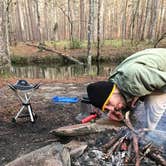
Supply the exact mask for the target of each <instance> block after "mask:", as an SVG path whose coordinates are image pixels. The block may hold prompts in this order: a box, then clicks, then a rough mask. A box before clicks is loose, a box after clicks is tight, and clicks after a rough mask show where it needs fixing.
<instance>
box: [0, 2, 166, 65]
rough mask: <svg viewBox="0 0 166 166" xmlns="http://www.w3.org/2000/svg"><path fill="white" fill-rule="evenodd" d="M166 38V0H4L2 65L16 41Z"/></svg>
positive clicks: (0, 28)
mask: <svg viewBox="0 0 166 166" xmlns="http://www.w3.org/2000/svg"><path fill="white" fill-rule="evenodd" d="M165 36H166V0H63V1H62V0H0V50H1V54H0V57H1V61H0V64H1V68H3V67H4V66H6V65H9V64H10V63H11V60H10V55H9V47H10V46H12V45H16V44H17V43H18V42H27V41H30V42H39V43H44V42H45V41H54V42H56V41H70V42H71V43H72V44H73V43H78V44H79V42H86V43H87V57H88V58H87V63H88V64H91V52H90V50H91V45H92V43H96V45H97V50H98V51H97V52H98V53H97V54H98V55H97V56H99V49H100V46H101V43H104V42H105V41H107V40H120V41H121V42H122V45H123V43H124V42H125V41H126V40H128V41H131V43H132V44H133V43H137V42H139V41H149V42H152V43H154V45H155V43H157V42H158V41H159V40H161V39H163V38H164V37H165Z"/></svg>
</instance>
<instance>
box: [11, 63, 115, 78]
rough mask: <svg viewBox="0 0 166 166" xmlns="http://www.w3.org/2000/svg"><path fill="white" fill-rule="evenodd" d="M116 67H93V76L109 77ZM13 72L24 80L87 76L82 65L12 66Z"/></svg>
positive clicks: (85, 69)
mask: <svg viewBox="0 0 166 166" xmlns="http://www.w3.org/2000/svg"><path fill="white" fill-rule="evenodd" d="M113 68H114V65H109V64H108V65H105V64H104V65H103V64H101V65H100V66H96V65H93V66H92V72H91V74H92V75H93V76H96V75H99V76H108V75H109V73H110V71H111V70H112V69H113ZM12 72H13V73H14V75H15V76H19V77H22V78H44V79H64V78H65V79H66V78H68V79H69V78H71V77H76V76H85V75H87V68H86V67H84V66H81V65H68V66H58V65H56V64H55V65H52V66H46V65H43V66H42V65H33V66H12Z"/></svg>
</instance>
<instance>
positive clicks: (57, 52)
mask: <svg viewBox="0 0 166 166" xmlns="http://www.w3.org/2000/svg"><path fill="white" fill-rule="evenodd" d="M26 45H28V46H33V47H37V48H39V47H40V49H42V50H46V51H50V52H53V53H56V54H57V55H59V56H62V57H63V58H66V59H68V60H70V61H72V62H74V63H77V64H79V65H84V63H83V62H80V61H79V60H77V59H75V58H73V57H71V56H69V55H67V54H65V53H62V52H60V51H57V50H55V49H52V48H48V47H46V46H44V45H40V46H39V45H35V44H28V43H26Z"/></svg>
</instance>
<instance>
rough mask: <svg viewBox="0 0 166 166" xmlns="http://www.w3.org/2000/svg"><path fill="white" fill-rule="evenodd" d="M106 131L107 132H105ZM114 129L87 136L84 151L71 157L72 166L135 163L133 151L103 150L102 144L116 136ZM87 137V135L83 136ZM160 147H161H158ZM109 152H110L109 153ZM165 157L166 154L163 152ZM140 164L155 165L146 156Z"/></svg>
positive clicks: (144, 165)
mask: <svg viewBox="0 0 166 166" xmlns="http://www.w3.org/2000/svg"><path fill="white" fill-rule="evenodd" d="M106 133H107V134H106ZM116 134H117V133H116V132H115V131H108V132H103V133H98V134H96V135H91V136H89V138H88V141H87V143H88V148H87V149H86V151H85V152H84V153H83V154H82V155H81V156H79V157H77V158H72V163H71V165H72V166H124V165H128V166H130V165H131V166H132V165H135V161H134V160H132V159H131V158H135V153H134V152H133V151H130V150H128V149H129V148H130V147H128V149H127V150H125V149H120V148H118V149H117V150H116V151H115V152H114V153H112V152H110V151H111V148H110V151H109V150H108V151H107V153H105V152H104V151H103V148H102V147H103V145H104V144H106V143H107V142H108V141H109V140H111V139H112V138H113V137H115V136H116ZM84 139H87V137H84V138H83V140H84ZM160 148H161V147H160ZM162 148H164V151H165V152H166V144H165V146H164V145H163V147H162ZM109 152H110V153H109ZM164 155H165V156H164V157H165V158H166V154H164ZM140 165H141V166H148V165H150V166H157V165H158V164H156V162H155V161H152V160H150V159H149V158H147V157H145V156H144V157H143V159H142V160H141V162H140Z"/></svg>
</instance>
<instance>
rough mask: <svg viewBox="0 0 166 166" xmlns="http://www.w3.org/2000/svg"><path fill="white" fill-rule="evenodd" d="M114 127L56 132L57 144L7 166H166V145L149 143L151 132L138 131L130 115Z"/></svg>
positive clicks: (84, 126) (80, 127)
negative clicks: (148, 135)
mask: <svg viewBox="0 0 166 166" xmlns="http://www.w3.org/2000/svg"><path fill="white" fill-rule="evenodd" d="M103 122H105V123H103ZM110 123H112V122H110V121H109V124H108V123H107V122H106V121H105V120H103V121H102V120H100V119H99V120H97V121H96V122H94V123H84V124H76V125H70V126H65V127H60V128H58V129H54V130H52V131H50V134H51V135H52V136H53V137H54V136H56V138H57V137H58V138H59V139H58V140H57V139H56V140H53V142H54V143H53V144H50V145H47V146H46V147H43V148H40V149H38V150H36V151H33V152H31V153H29V154H26V155H24V156H22V157H21V158H18V159H16V160H15V161H13V162H11V163H9V164H8V165H7V166H16V165H17V166H18V165H20V164H21V165H22V166H28V165H35V166H37V165H44V166H50V165H58V166H71V165H72V166H113V165H116V166H121V165H136V166H139V165H141V166H143V165H156V166H157V165H162V166H166V154H165V153H164V152H165V151H166V145H165V144H162V145H160V146H158V145H156V144H155V143H154V142H152V141H151V140H149V139H147V138H146V134H147V133H148V132H149V130H148V129H141V130H135V129H134V127H133V126H132V123H131V121H130V118H129V112H127V113H126V115H125V120H124V122H123V124H119V125H118V124H116V125H115V124H114V125H111V124H110ZM64 140H65V142H64ZM27 163H28V164H27Z"/></svg>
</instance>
